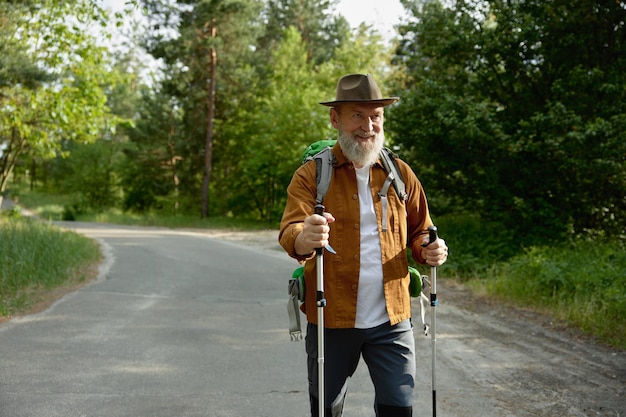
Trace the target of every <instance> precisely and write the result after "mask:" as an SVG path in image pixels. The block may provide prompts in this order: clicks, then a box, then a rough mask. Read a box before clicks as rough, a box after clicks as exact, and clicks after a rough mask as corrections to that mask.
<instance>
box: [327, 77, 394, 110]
mask: <svg viewBox="0 0 626 417" xmlns="http://www.w3.org/2000/svg"><path fill="white" fill-rule="evenodd" d="M398 100H399V98H398V97H389V98H383V95H382V93H381V92H380V88H378V84H376V81H374V78H372V76H371V75H369V74H365V75H364V74H350V75H344V76H343V77H341V78H340V79H339V82H338V83H337V95H336V98H335V100H334V101H325V102H322V103H320V104H322V105H324V106H329V107H334V106H335V105H337V104H339V103H379V104H381V105H382V106H388V105H390V104H392V103H395V102H396V101H398Z"/></svg>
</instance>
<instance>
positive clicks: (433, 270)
mask: <svg viewBox="0 0 626 417" xmlns="http://www.w3.org/2000/svg"><path fill="white" fill-rule="evenodd" d="M436 240H437V226H430V227H428V243H427V244H425V245H424V246H428V245H430V244H431V243H433V242H434V241H436ZM437 304H438V302H437V267H436V266H431V267H430V321H431V323H430V325H431V326H430V328H431V332H430V341H431V344H432V358H433V360H432V362H433V370H432V389H433V417H436V416H437V388H436V386H437V385H436V382H437V379H436V374H435V362H436V359H437V350H436V345H437V336H436V334H437V313H436V310H435V308H436V307H437Z"/></svg>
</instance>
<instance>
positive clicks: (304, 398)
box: [0, 223, 626, 417]
mask: <svg viewBox="0 0 626 417" xmlns="http://www.w3.org/2000/svg"><path fill="white" fill-rule="evenodd" d="M64 225H65V226H66V227H69V228H74V229H77V230H78V231H80V232H81V233H84V234H86V235H88V236H91V237H93V238H95V239H98V240H99V241H100V243H101V245H102V248H103V252H104V253H105V255H106V258H105V261H104V262H103V264H102V265H101V271H100V272H101V273H100V277H99V279H98V280H97V281H95V282H93V283H91V284H90V285H87V286H85V287H83V288H81V289H80V290H78V291H76V292H73V293H71V294H68V295H67V296H65V297H64V298H62V299H61V300H59V301H58V302H56V303H55V304H53V305H52V306H51V307H50V308H49V309H48V310H46V311H44V312H42V313H39V314H36V315H31V316H26V317H22V318H16V319H13V320H11V321H9V322H6V323H3V324H0V417H75V416H76V417H78V416H87V417H99V416H102V417H118V416H120V417H126V416H128V417H143V416H146V417H183V416H194V417H195V416H203V417H240V416H241V417H243V416H246V417H257V416H267V417H294V416H300V417H304V416H307V410H308V394H307V382H306V372H305V354H304V344H303V342H296V343H294V342H290V341H289V336H288V332H287V323H288V321H287V313H286V301H287V289H286V282H287V279H288V277H289V276H290V275H291V272H292V270H293V269H294V267H295V266H296V263H295V261H293V260H291V259H289V258H288V257H287V256H286V255H285V254H284V253H283V252H282V251H280V250H279V249H278V248H277V247H276V246H277V245H276V243H275V236H269V237H267V236H266V237H265V241H266V242H265V243H263V244H261V243H260V242H259V241H253V240H247V239H245V238H243V239H239V240H233V239H232V238H231V239H230V240H229V239H226V238H225V237H223V236H222V237H220V236H216V235H207V234H200V233H195V232H184V231H169V230H164V229H150V228H133V227H122V226H107V225H98V224H86V223H65V224H64ZM268 242H269V243H268ZM441 269H442V270H443V268H441ZM438 293H439V298H440V306H439V307H438V313H437V314H438V316H437V318H438V322H437V326H438V329H437V330H438V342H437V358H438V362H437V378H438V382H437V384H438V385H437V398H438V402H437V408H438V412H439V415H441V416H472V417H473V416H476V417H505V416H545V417H552V416H568V417H570V416H624V415H626V414H625V413H626V400H625V392H626V391H625V389H624V387H625V381H626V360H625V356H624V352H615V351H611V350H607V349H604V348H601V347H598V346H595V345H593V344H589V343H587V342H585V341H581V340H576V339H575V338H572V337H570V336H569V335H568V334H565V333H562V332H558V331H555V330H554V329H551V328H550V327H549V326H542V325H540V324H538V323H537V322H536V321H533V318H532V317H529V316H527V315H523V314H518V313H515V312H512V311H511V310H506V309H505V310H503V309H498V308H492V307H491V306H486V305H482V304H477V303H476V302H473V301H471V300H470V301H468V300H467V296H468V293H467V292H466V291H464V290H461V289H458V288H455V287H453V286H449V285H448V284H446V282H445V280H443V281H442V282H441V284H440V286H439V288H438ZM416 314H417V312H416V311H414V315H416ZM415 337H416V342H417V349H418V372H419V375H418V380H417V381H416V391H415V396H416V407H415V409H416V411H415V413H414V415H416V416H429V415H431V373H430V369H431V342H430V338H426V337H424V336H423V335H421V334H420V333H419V332H416V336H415ZM372 404H373V393H372V389H371V384H370V382H369V379H368V376H367V371H366V368H365V366H364V365H363V364H361V366H360V367H359V370H358V371H357V373H356V374H355V376H354V377H353V378H352V381H351V382H350V387H349V394H348V400H347V404H346V411H345V416H346V417H365V416H368V417H371V416H373V411H372Z"/></svg>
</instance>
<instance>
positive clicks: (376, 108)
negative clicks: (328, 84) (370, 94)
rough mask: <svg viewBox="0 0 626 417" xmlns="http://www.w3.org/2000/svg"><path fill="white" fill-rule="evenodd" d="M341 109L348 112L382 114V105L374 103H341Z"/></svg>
mask: <svg viewBox="0 0 626 417" xmlns="http://www.w3.org/2000/svg"><path fill="white" fill-rule="evenodd" d="M341 110H342V111H346V112H349V113H365V114H382V113H383V112H384V107H383V106H381V105H380V104H376V103H343V104H341Z"/></svg>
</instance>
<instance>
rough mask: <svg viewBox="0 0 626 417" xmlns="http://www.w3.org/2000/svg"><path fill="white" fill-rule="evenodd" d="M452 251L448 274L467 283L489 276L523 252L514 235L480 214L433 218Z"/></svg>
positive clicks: (447, 264) (448, 262)
mask: <svg viewBox="0 0 626 417" xmlns="http://www.w3.org/2000/svg"><path fill="white" fill-rule="evenodd" d="M433 221H434V222H435V223H436V225H437V228H438V229H439V235H440V237H441V238H442V239H444V240H445V241H446V244H447V245H448V247H449V248H450V253H449V259H448V261H447V262H446V264H445V271H446V272H445V274H446V276H448V277H456V278H460V279H463V280H466V279H470V278H474V277H481V276H484V275H486V274H488V273H489V272H490V271H491V269H492V268H493V267H494V265H496V264H497V263H499V262H502V261H505V260H507V259H509V258H510V257H511V256H513V255H515V254H516V253H518V252H519V251H520V246H519V242H517V241H516V240H515V239H514V236H513V233H512V232H511V231H510V230H508V229H507V228H505V227H503V226H502V224H499V223H495V222H489V221H485V220H484V219H481V217H480V216H479V215H477V214H469V213H456V214H446V215H443V216H436V217H435V218H433Z"/></svg>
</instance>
